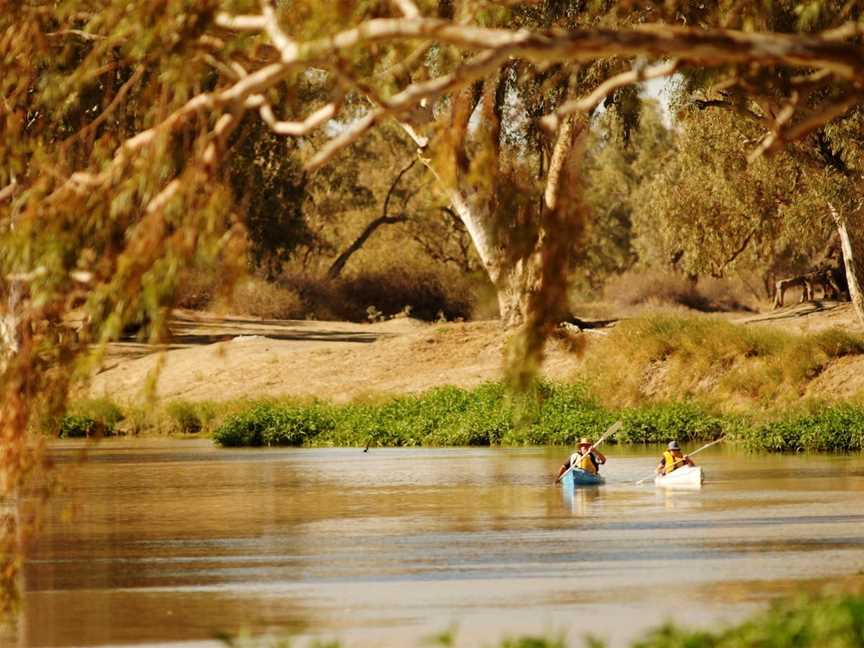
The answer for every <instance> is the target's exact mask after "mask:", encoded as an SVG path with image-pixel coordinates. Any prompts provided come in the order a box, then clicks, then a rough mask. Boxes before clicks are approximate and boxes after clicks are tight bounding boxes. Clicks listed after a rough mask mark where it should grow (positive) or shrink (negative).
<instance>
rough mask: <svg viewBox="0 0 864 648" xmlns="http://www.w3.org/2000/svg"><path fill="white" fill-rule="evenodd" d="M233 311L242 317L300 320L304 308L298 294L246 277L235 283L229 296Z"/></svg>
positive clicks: (282, 286)
mask: <svg viewBox="0 0 864 648" xmlns="http://www.w3.org/2000/svg"><path fill="white" fill-rule="evenodd" d="M231 306H232V307H233V310H234V311H235V312H237V313H239V314H242V315H253V316H255V317H263V318H269V319H302V318H304V317H305V316H306V307H305V306H304V304H303V300H302V299H301V298H300V295H299V293H298V292H297V291H296V290H293V289H292V288H289V287H287V286H284V285H277V284H275V283H270V282H267V281H265V280H264V279H261V278H259V277H247V278H245V279H242V280H240V281H238V282H237V285H235V286H234V290H233V292H232V294H231Z"/></svg>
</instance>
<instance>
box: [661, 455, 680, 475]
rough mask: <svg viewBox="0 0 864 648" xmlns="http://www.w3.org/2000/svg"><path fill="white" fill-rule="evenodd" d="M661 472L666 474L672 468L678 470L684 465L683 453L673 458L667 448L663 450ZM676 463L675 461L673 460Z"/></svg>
mask: <svg viewBox="0 0 864 648" xmlns="http://www.w3.org/2000/svg"><path fill="white" fill-rule="evenodd" d="M663 460H664V461H663V474H665V475H668V474H669V473H671V472H672V471H673V470H678V468H680V467H681V466H683V465H684V455H681V457H679V458H678V459H676V458H675V455H673V454H672V453H671V452H669V451H668V450H664V451H663ZM676 461H677V462H678V463H675V462H676Z"/></svg>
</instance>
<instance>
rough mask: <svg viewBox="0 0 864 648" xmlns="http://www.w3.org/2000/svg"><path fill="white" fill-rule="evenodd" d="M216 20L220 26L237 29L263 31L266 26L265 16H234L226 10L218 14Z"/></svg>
mask: <svg viewBox="0 0 864 648" xmlns="http://www.w3.org/2000/svg"><path fill="white" fill-rule="evenodd" d="M215 22H216V24H217V25H218V26H219V27H224V28H225V29H233V30H235V31H263V30H264V29H265V28H266V25H265V22H266V19H265V18H264V16H243V15H238V16H232V15H231V14H229V13H226V12H224V11H220V12H219V13H217V14H216V19H215Z"/></svg>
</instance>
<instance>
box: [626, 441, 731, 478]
mask: <svg viewBox="0 0 864 648" xmlns="http://www.w3.org/2000/svg"><path fill="white" fill-rule="evenodd" d="M725 438H726V437H725V436H722V437H720V438H719V439H715V440H714V441H712V442H711V443H706V444H705V445H704V446H702V447H701V448H699V449H698V450H694V451H693V452H691V453H690V454H688V455H687V456H688V457H692V456H693V455H697V454H699V453H700V452H702V451H703V450H705V448H710V447H711V446H713V445H716V444H717V443H720V442H721V441H722V440H723V439H725ZM682 461H684V457H681V458H680V459H676V460H675V463H673V464H672V465H673V466H674V465H675V464H678V463H681V462H682ZM656 476H657V471H656V470H655V471H654V472H653V473H651V475H650V476H649V477H646V478H645V479H640V480H639V481H637V482H636V485H637V486H639V485H641V484H642V482H646V481H648V480H649V479H651V478H652V477H656Z"/></svg>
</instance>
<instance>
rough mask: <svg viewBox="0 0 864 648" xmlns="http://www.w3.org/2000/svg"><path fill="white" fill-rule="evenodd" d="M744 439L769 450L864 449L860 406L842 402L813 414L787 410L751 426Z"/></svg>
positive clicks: (863, 409) (748, 443)
mask: <svg viewBox="0 0 864 648" xmlns="http://www.w3.org/2000/svg"><path fill="white" fill-rule="evenodd" d="M744 440H745V442H746V445H747V446H748V447H750V448H752V449H755V450H768V451H773V452H788V451H800V450H829V451H835V452H837V451H839V452H851V451H860V450H864V408H862V407H858V406H854V405H848V404H844V405H834V406H828V407H825V408H824V409H822V410H821V411H819V412H816V413H814V414H801V413H796V414H788V415H786V416H785V417H783V418H782V419H780V420H776V421H769V422H766V423H763V424H761V425H759V426H755V427H754V428H753V430H752V431H751V433H750V434H749V435H747V436H746V437H745V438H744Z"/></svg>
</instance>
